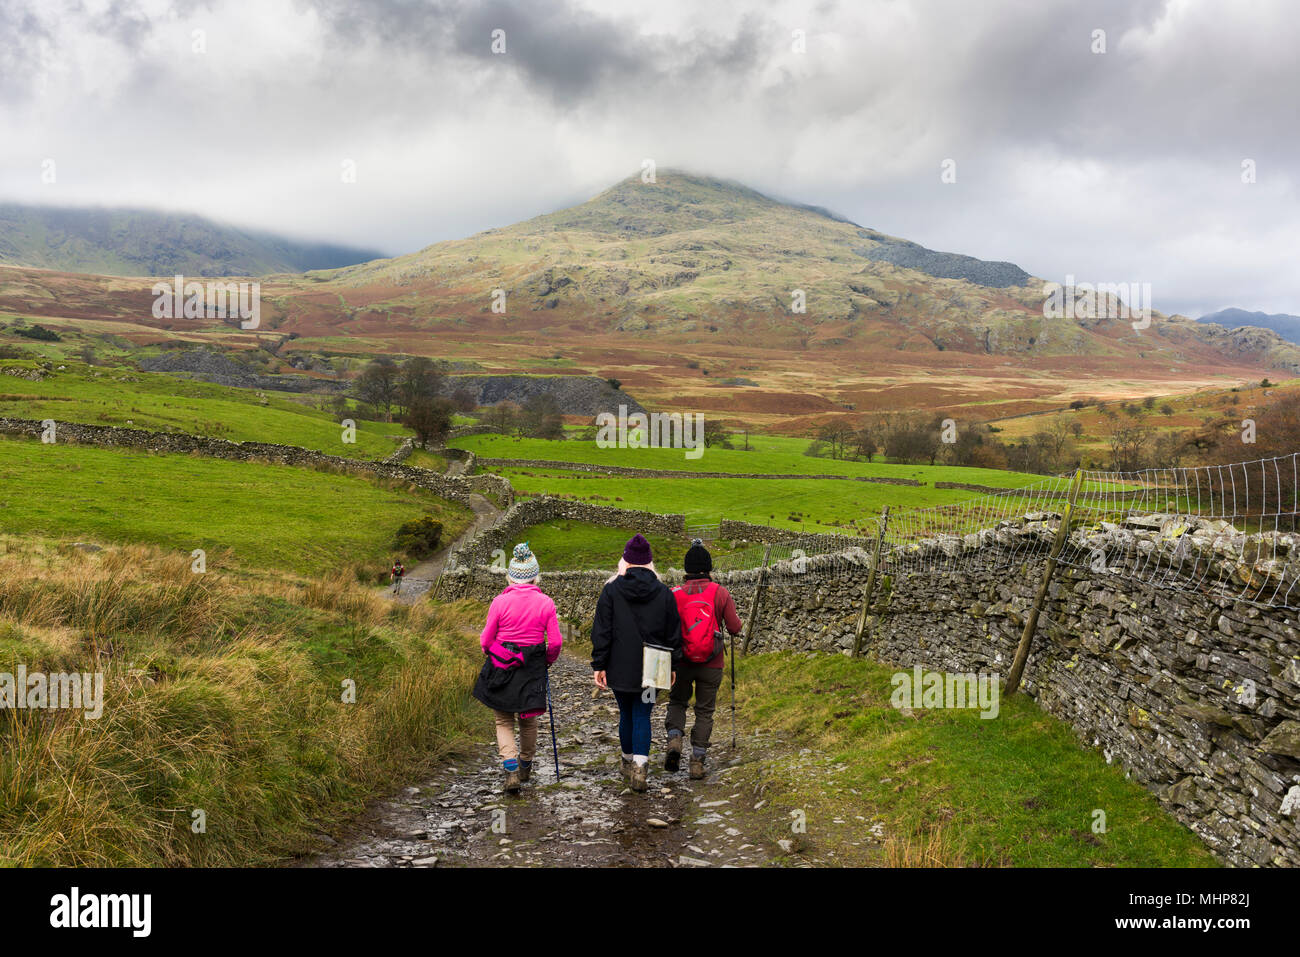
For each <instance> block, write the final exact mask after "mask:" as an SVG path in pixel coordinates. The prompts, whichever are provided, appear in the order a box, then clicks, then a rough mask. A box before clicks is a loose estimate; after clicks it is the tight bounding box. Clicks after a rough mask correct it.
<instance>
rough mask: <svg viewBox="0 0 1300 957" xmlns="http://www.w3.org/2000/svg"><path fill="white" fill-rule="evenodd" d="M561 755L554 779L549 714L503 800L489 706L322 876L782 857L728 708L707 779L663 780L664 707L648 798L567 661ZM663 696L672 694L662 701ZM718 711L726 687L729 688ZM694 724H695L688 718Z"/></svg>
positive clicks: (600, 707) (362, 827) (560, 669)
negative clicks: (469, 735) (467, 743)
mask: <svg viewBox="0 0 1300 957" xmlns="http://www.w3.org/2000/svg"><path fill="white" fill-rule="evenodd" d="M551 682H552V684H551V689H552V698H553V703H554V707H555V722H556V731H557V735H558V738H559V745H560V765H561V775H562V778H561V780H560V781H559V782H558V783H557V782H556V779H555V765H554V762H553V760H552V755H551V739H550V725H549V723H548V720H547V718H546V717H543V718H542V719H541V720H542V725H541V733H540V735H539V740H538V747H539V753H538V755H537V758H536V763H535V764H534V767H533V778H532V781H531V782H530V783H528V784H526V785H525V786H524V790H523V793H522V794H521V795H520V796H518V797H506V796H505V795H504V794H503V793H502V791H501V784H502V782H503V778H504V775H503V772H502V770H501V766H500V763H499V762H498V759H497V754H496V747H495V739H494V737H493V733H492V719H491V715H490V714H489V712H488V711H487V709H486V708H484V709H483V721H482V726H483V733H482V735H481V740H482V743H481V744H479V745H476V746H474V747H472V748H471V749H470V750H468V751H466V752H464V753H461V754H458V755H456V756H455V757H453V758H452V759H450V760H448V761H447V762H445V763H444V764H443V765H442V766H441V767H439V768H438V769H437V770H436V771H435V772H434V773H433V775H432V776H431V777H430V778H429V780H427V781H425V782H423V783H421V784H419V785H418V786H412V787H407V788H405V789H403V790H402V791H401V792H400V793H398V794H397V795H395V796H393V797H390V798H388V799H386V800H382V801H379V802H377V803H376V804H374V805H372V807H371V808H370V811H369V812H368V814H367V815H366V816H365V817H364V818H363V819H362V820H361V821H359V822H358V823H357V824H356V825H354V827H353V829H352V831H351V832H350V833H348V834H346V835H344V836H343V837H342V838H341V840H340V841H339V842H338V843H337V844H336V845H335V846H334V847H333V848H332V849H331V850H330V851H328V852H326V853H323V854H320V855H317V856H315V857H313V858H311V859H308V860H305V861H304V862H303V863H304V864H305V865H307V866H317V867H432V866H442V867H445V866H475V867H496V866H513V867H528V866H567V867H611V866H641V867H692V866H696V867H708V866H761V865H764V864H767V863H770V862H771V861H772V860H773V858H774V857H776V856H779V855H780V854H781V849H780V848H779V847H778V846H777V845H776V843H775V841H773V840H769V839H765V838H764V837H763V835H764V834H776V835H778V836H779V835H780V833H781V831H782V830H788V823H787V819H784V818H782V817H780V816H779V815H776V814H774V813H773V811H772V810H771V809H768V810H767V811H766V812H764V811H763V810H762V808H763V807H764V806H765V805H766V803H767V802H765V801H759V800H757V799H756V795H755V794H754V793H753V791H752V789H751V788H749V787H748V786H746V787H741V786H740V785H739V784H737V783H734V782H735V775H734V774H733V772H736V771H738V770H740V769H741V767H742V765H744V764H745V763H746V762H748V761H751V760H754V759H755V758H756V756H755V755H749V754H747V753H746V750H745V749H746V746H747V742H741V748H740V750H738V751H737V752H735V753H734V754H733V753H732V752H731V749H730V734H729V731H730V725H729V723H728V722H729V719H728V714H727V711H726V709H725V708H724V707H720V708H719V710H718V716H717V718H718V720H717V724H716V725H715V728H714V735H715V739H716V740H715V741H714V745H713V749H712V757H711V760H710V763H709V774H708V776H707V777H706V779H705V780H702V781H691V780H689V778H688V776H687V773H686V762H685V761H683V762H682V769H681V770H680V771H678V772H677V773H675V774H671V775H670V774H668V773H667V772H666V771H664V769H663V746H664V745H663V739H664V730H663V718H664V705H662V704H660V705H657V706H656V707H655V711H654V722H655V743H654V745H653V747H652V749H651V750H652V754H651V756H650V769H651V770H650V790H649V791H648V792H646V793H644V794H636V793H634V792H632V791H631V790H630V789H629V788H627V787H626V786H625V784H624V782H623V779H622V777H621V776H620V774H619V748H618V736H617V735H618V728H617V721H618V717H617V715H618V711H617V706H616V705H615V703H614V699H613V696H612V695H611V694H610V693H609V692H600V693H599V694H594V692H595V691H596V689H595V686H594V685H593V684H592V682H591V669H590V666H589V665H588V663H587V662H586V661H585V660H579V659H577V658H575V657H572V656H570V655H569V654H567V653H566V654H563V655H561V657H560V659H559V660H558V661H557V662H556V663H555V665H553V666H552V668H551ZM662 697H666V695H665V696H662ZM724 700H725V689H724ZM688 727H689V718H688Z"/></svg>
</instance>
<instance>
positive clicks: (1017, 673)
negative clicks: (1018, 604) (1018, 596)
mask: <svg viewBox="0 0 1300 957" xmlns="http://www.w3.org/2000/svg"><path fill="white" fill-rule="evenodd" d="M1082 485H1083V470H1082V469H1076V470H1075V472H1074V481H1073V482H1072V483H1071V484H1070V497H1069V499H1068V500H1067V501H1066V503H1065V510H1064V511H1063V512H1062V513H1061V524H1060V526H1058V527H1057V529H1056V538H1055V539H1054V540H1053V541H1052V550H1051V552H1050V553H1049V554H1048V556H1047V564H1046V565H1045V566H1044V567H1043V580H1042V581H1041V582H1040V583H1039V585H1038V594H1037V595H1035V596H1034V604H1033V607H1032V608H1030V609H1029V617H1028V618H1027V619H1025V630H1024V631H1023V632H1022V633H1021V635H1020V645H1019V647H1017V648H1016V659H1015V661H1014V662H1012V664H1011V672H1010V674H1008V675H1007V686H1006V688H1005V690H1003V692H1002V693H1003V694H1004V695H1013V694H1015V693H1016V689H1017V688H1019V687H1020V678H1021V676H1022V675H1023V674H1024V672H1025V662H1026V661H1028V660H1029V646H1030V645H1031V644H1032V643H1033V640H1034V631H1035V630H1037V628H1038V613H1039V612H1040V611H1042V610H1043V602H1044V601H1046V599H1047V589H1048V586H1050V585H1051V584H1052V576H1053V575H1054V574H1056V561H1057V559H1058V558H1059V557H1060V555H1061V549H1062V548H1063V547H1064V545H1065V540H1066V539H1067V538H1069V536H1070V519H1071V518H1073V517H1074V503H1075V502H1076V501H1077V500H1078V498H1079V488H1080V487H1081V486H1082Z"/></svg>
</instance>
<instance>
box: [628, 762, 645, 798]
mask: <svg viewBox="0 0 1300 957" xmlns="http://www.w3.org/2000/svg"><path fill="white" fill-rule="evenodd" d="M649 770H650V766H649V765H648V764H636V763H635V762H633V764H632V774H631V776H630V777H629V778H628V781H629V783H630V784H631V785H632V790H633V791H644V790H646V789H647V788H649V787H650V782H649V780H647V778H648V777H649V773H648V772H649Z"/></svg>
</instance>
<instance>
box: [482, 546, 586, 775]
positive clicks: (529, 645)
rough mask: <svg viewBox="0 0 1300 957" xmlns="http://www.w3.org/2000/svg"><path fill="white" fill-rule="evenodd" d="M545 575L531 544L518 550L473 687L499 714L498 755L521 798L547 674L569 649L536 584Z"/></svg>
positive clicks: (491, 611)
mask: <svg viewBox="0 0 1300 957" xmlns="http://www.w3.org/2000/svg"><path fill="white" fill-rule="evenodd" d="M540 575H541V570H540V569H539V568H538V565H537V558H536V557H535V556H534V555H533V553H532V552H531V551H530V550H529V548H528V543H527V542H524V543H521V544H519V545H516V546H515V549H514V554H513V556H512V557H511V559H510V566H509V567H508V568H507V569H506V578H507V579H509V584H508V585H506V587H505V589H504V590H502V592H501V594H499V595H497V596H496V597H495V598H493V599H492V604H491V605H490V606H489V607H488V614H487V623H486V624H485V625H484V626H483V634H482V635H480V636H479V644H480V645H482V646H483V654H485V655H487V660H486V661H484V662H483V670H482V671H481V672H480V673H479V677H478V683H477V684H475V685H474V697H475V698H477V699H478V700H479V701H481V702H483V703H484V704H485V705H487V706H488V707H489V708H491V709H492V711H493V713H494V714H495V715H496V723H497V751H498V753H499V754H500V755H501V767H502V768H504V769H505V773H506V780H505V790H506V793H507V794H516V793H518V791H519V789H520V786H521V785H522V784H524V783H525V782H527V781H528V779H529V776H530V775H531V773H532V769H533V756H534V755H535V754H536V753H537V719H538V718H539V717H541V716H542V715H544V714H545V713H546V680H547V679H546V670H547V668H549V667H550V666H551V665H552V664H554V663H555V659H556V658H558V657H560V648H561V647H562V646H563V644H564V636H563V635H561V634H560V621H559V618H557V617H556V614H555V602H554V601H552V600H551V599H550V597H548V596H547V595H546V593H545V592H543V591H542V589H541V588H540V587H538V585H537V579H538V578H539V577H540ZM516 717H517V718H518V721H519V746H518V748H516V747H515V719H516Z"/></svg>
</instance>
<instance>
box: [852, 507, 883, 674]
mask: <svg viewBox="0 0 1300 957" xmlns="http://www.w3.org/2000/svg"><path fill="white" fill-rule="evenodd" d="M888 525H889V506H888V505H886V506H885V507H884V508H882V509H881V510H880V520H879V523H878V528H877V531H876V550H875V551H874V552H873V553H872V555H871V571H870V572H868V573H867V592H866V594H865V595H863V596H862V613H861V614H860V615H858V628H857V631H856V632H855V633H854V635H853V657H854V658H857V657H858V656H859V655H860V654H862V631H863V629H864V628H866V627H867V612H868V611H870V609H871V601H872V599H873V598H874V597H875V594H876V578H877V575H878V573H879V570H880V551H881V548H882V547H883V545H884V543H885V528H886V527H887V526H888Z"/></svg>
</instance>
